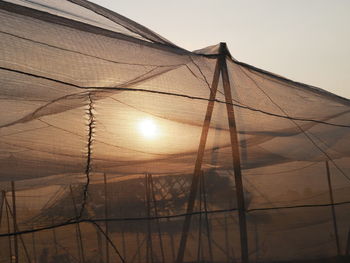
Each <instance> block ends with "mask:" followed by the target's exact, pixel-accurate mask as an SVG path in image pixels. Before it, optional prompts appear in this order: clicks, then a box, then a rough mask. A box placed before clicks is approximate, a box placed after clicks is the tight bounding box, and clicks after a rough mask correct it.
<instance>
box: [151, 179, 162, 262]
mask: <svg viewBox="0 0 350 263" xmlns="http://www.w3.org/2000/svg"><path fill="white" fill-rule="evenodd" d="M149 177H150V186H151V187H150V188H151V193H152V199H153V206H154V215H155V216H156V217H158V208H157V202H156V195H155V193H154V184H153V176H152V174H150V175H149ZM157 229H158V238H159V246H160V252H161V255H162V260H163V262H165V255H164V248H163V239H162V233H161V229H160V221H159V218H157Z"/></svg>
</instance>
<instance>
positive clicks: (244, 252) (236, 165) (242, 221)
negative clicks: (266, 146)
mask: <svg viewBox="0 0 350 263" xmlns="http://www.w3.org/2000/svg"><path fill="white" fill-rule="evenodd" d="M220 46H221V47H222V50H223V55H225V57H224V59H221V60H220V64H221V74H222V81H223V85H224V93H225V101H226V109H227V116H228V124H229V128H230V138H231V150H232V161H233V170H234V175H235V185H236V194H237V205H238V219H239V229H240V240H241V258H242V262H243V263H247V262H249V258H248V236H247V222H246V216H245V202H244V192H243V182H242V171H241V160H240V154H239V144H238V135H237V126H236V120H235V114H234V109H233V105H232V94H231V85H230V79H229V76H228V70H227V64H226V55H228V54H229V53H228V50H227V47H226V44H225V43H220Z"/></svg>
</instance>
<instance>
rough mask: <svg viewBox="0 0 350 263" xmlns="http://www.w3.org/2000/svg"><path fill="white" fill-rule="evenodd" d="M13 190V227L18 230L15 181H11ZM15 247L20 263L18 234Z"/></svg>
mask: <svg viewBox="0 0 350 263" xmlns="http://www.w3.org/2000/svg"><path fill="white" fill-rule="evenodd" d="M11 190H12V219H13V229H14V232H17V211H16V210H17V209H16V193H15V191H16V190H15V182H14V181H11ZM14 248H15V257H16V258H15V262H16V263H18V239H17V235H14Z"/></svg>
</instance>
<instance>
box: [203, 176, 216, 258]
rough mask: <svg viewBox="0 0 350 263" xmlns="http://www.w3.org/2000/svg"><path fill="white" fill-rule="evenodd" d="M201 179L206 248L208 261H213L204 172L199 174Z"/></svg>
mask: <svg viewBox="0 0 350 263" xmlns="http://www.w3.org/2000/svg"><path fill="white" fill-rule="evenodd" d="M201 180H202V183H201V185H202V188H203V189H202V193H203V199H204V212H205V221H206V226H207V239H208V248H209V259H210V262H214V256H213V248H212V245H211V239H212V238H211V233H210V222H209V217H208V203H207V191H206V187H205V178H204V173H202V175H201Z"/></svg>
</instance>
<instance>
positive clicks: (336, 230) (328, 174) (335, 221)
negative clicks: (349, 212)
mask: <svg viewBox="0 0 350 263" xmlns="http://www.w3.org/2000/svg"><path fill="white" fill-rule="evenodd" d="M326 170H327V181H328V190H329V199H330V201H331V209H332V217H333V227H334V234H335V242H336V246H337V253H338V255H340V244H339V235H338V226H337V217H336V214H335V207H334V198H333V188H332V181H331V173H330V170H329V164H328V161H326Z"/></svg>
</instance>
